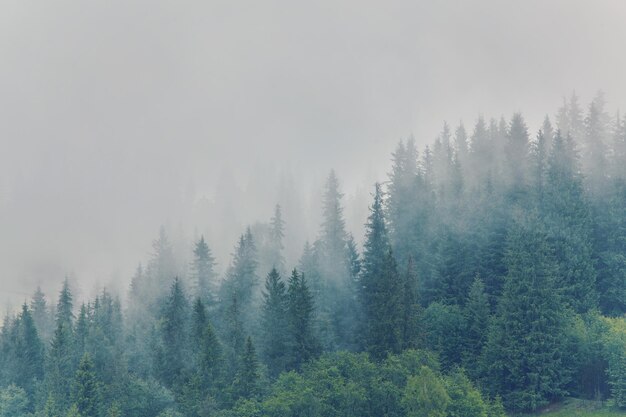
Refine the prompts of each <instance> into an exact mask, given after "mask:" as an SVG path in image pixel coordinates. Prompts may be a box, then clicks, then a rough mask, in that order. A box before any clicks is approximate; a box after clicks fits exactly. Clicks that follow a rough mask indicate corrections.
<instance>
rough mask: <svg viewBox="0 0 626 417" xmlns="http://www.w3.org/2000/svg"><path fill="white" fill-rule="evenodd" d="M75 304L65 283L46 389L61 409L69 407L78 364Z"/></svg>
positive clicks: (52, 343)
mask: <svg viewBox="0 0 626 417" xmlns="http://www.w3.org/2000/svg"><path fill="white" fill-rule="evenodd" d="M72 310H73V303H72V293H71V291H70V288H69V283H68V280H67V279H66V280H65V281H64V283H63V288H62V289H61V293H60V295H59V301H58V303H57V312H56V329H55V332H54V335H53V337H52V342H51V344H50V349H49V351H48V357H47V360H46V375H45V377H46V387H47V390H48V392H49V393H51V395H52V396H53V401H54V403H55V404H56V406H57V407H59V409H66V408H67V407H68V406H69V399H70V394H71V381H72V377H73V375H74V371H75V369H76V365H77V360H78V358H77V357H76V350H75V339H74V332H73V320H74V313H73V311H72Z"/></svg>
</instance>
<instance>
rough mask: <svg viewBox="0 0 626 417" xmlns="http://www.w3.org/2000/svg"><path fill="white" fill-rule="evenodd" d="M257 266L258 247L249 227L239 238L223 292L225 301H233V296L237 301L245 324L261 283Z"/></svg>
mask: <svg viewBox="0 0 626 417" xmlns="http://www.w3.org/2000/svg"><path fill="white" fill-rule="evenodd" d="M257 266H258V260H257V250H256V245H255V243H254V239H253V237H252V232H251V230H250V228H249V227H248V228H247V229H246V233H245V234H243V235H241V236H240V238H239V242H238V244H237V247H236V248H235V254H234V255H233V260H232V263H231V265H230V268H229V269H228V272H227V274H226V275H227V276H226V282H225V283H224V285H223V286H222V290H221V291H222V293H223V296H222V298H223V299H232V297H233V296H234V297H235V298H236V299H237V302H238V303H239V306H240V308H241V312H242V314H243V317H244V322H245V323H248V322H249V320H248V317H249V316H250V315H251V313H252V311H251V310H252V304H253V303H254V301H255V300H254V297H253V296H254V289H255V287H256V285H258V281H259V279H258V277H257V273H256V270H257ZM242 306H243V308H242Z"/></svg>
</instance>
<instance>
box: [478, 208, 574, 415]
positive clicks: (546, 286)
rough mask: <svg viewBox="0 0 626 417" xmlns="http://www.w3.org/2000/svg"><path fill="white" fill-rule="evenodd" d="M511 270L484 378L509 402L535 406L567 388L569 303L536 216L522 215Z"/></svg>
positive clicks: (510, 250)
mask: <svg viewBox="0 0 626 417" xmlns="http://www.w3.org/2000/svg"><path fill="white" fill-rule="evenodd" d="M507 250H508V254H507V266H508V275H507V277H506V283H505V287H504V293H503V295H502V298H501V300H500V304H499V306H498V315H497V317H496V318H495V319H494V321H493V323H492V325H491V327H490V331H489V339H488V341H487V345H486V347H485V352H484V355H483V361H484V362H483V364H484V367H485V375H486V378H485V382H486V384H487V385H488V386H489V387H490V389H491V392H492V393H498V394H501V395H502V397H503V400H504V402H505V405H507V407H510V408H512V409H516V410H535V409H537V408H539V407H541V406H543V405H545V404H547V403H548V402H549V401H551V400H554V399H557V398H559V397H560V396H562V395H563V394H564V387H565V384H566V383H567V382H568V370H567V369H565V368H564V366H563V365H564V361H563V356H564V355H565V353H566V350H565V321H564V317H565V316H564V314H565V305H564V304H563V302H562V301H561V297H560V295H559V293H558V287H557V286H556V282H555V281H556V271H557V265H556V261H555V259H554V256H553V253H552V251H551V250H550V247H549V246H548V243H547V239H546V237H545V234H544V232H543V231H542V230H541V227H540V226H539V225H538V223H537V222H536V218H533V216H532V215H531V216H530V217H529V218H528V219H524V218H521V219H520V220H519V221H518V223H517V224H516V226H515V228H514V229H513V230H512V231H511V234H510V236H509V243H508V248H507Z"/></svg>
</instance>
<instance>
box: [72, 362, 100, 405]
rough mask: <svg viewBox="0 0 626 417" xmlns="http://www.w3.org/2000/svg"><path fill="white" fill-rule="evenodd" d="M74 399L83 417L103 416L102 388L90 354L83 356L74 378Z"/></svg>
mask: <svg viewBox="0 0 626 417" xmlns="http://www.w3.org/2000/svg"><path fill="white" fill-rule="evenodd" d="M72 398H73V403H74V404H75V405H76V408H77V409H78V412H79V413H80V415H81V416H84V417H97V416H99V415H101V409H102V397H101V386H100V383H99V381H98V378H97V375H96V372H95V370H94V365H93V362H92V360H91V357H90V356H89V354H88V353H85V354H84V355H83V357H82V359H81V360H80V364H79V365H78V369H77V371H76V375H75V377H74V387H73V395H72Z"/></svg>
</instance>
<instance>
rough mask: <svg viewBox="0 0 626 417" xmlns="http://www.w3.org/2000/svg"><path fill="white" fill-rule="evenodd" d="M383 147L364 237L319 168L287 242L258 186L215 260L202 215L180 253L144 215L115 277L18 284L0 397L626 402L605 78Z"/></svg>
mask: <svg viewBox="0 0 626 417" xmlns="http://www.w3.org/2000/svg"><path fill="white" fill-rule="evenodd" d="M390 151H392V153H391V159H392V168H391V170H390V172H389V173H388V178H385V179H384V181H383V182H381V183H379V184H375V185H374V184H372V187H371V190H370V191H371V200H370V204H369V216H368V217H367V219H363V221H364V222H365V225H366V229H365V230H366V233H365V238H364V241H362V242H360V241H356V240H355V239H354V238H353V237H352V234H351V233H350V232H351V231H350V230H347V226H346V219H345V216H344V212H343V201H342V197H343V192H344V191H345V190H342V185H341V178H339V177H338V175H337V174H336V173H335V172H331V173H330V174H329V175H328V177H327V181H326V184H325V188H324V193H323V195H322V207H323V212H322V222H321V224H320V225H319V233H318V235H317V237H316V239H314V240H312V241H310V242H308V243H307V244H306V245H305V246H304V248H298V249H297V250H298V251H301V257H300V260H299V262H297V263H295V264H287V262H286V260H285V257H284V254H283V252H284V250H285V247H284V246H285V241H284V236H285V231H286V230H288V229H289V228H292V227H293V228H297V227H298V225H293V224H288V223H286V222H285V221H284V220H283V219H284V217H283V215H282V212H281V207H280V206H279V205H277V206H276V209H275V212H274V215H273V216H272V218H271V219H269V221H268V222H267V224H266V225H265V226H266V227H265V228H264V229H263V233H255V229H254V228H247V229H245V230H242V231H241V232H242V233H241V236H240V237H239V238H238V239H237V241H236V242H233V243H234V249H233V254H232V259H230V260H220V262H221V263H223V264H228V265H229V266H228V268H227V272H226V273H225V274H218V273H217V269H216V267H215V266H216V262H217V261H218V260H217V259H216V257H215V256H214V255H213V252H212V249H211V247H210V245H209V244H208V243H207V240H205V237H200V238H199V239H198V240H197V241H196V242H195V243H194V246H193V251H192V253H190V254H188V256H189V259H191V263H190V264H189V265H186V267H185V268H181V259H178V257H177V254H176V252H175V251H174V250H173V248H172V244H171V243H170V240H169V238H168V235H167V233H166V232H165V229H162V230H161V232H160V233H159V235H158V237H157V238H156V239H155V240H154V242H153V252H152V254H151V256H150V258H149V259H147V261H144V262H143V263H142V265H143V266H139V267H138V268H137V271H136V273H135V275H134V276H133V277H132V281H131V282H130V285H129V287H128V291H127V293H122V294H116V293H114V292H110V291H108V290H107V289H103V290H102V291H101V292H100V294H99V295H98V296H97V297H95V298H94V299H90V300H86V301H85V302H79V301H78V299H77V297H76V295H75V292H74V291H73V288H72V286H71V285H70V282H69V281H68V280H65V282H64V284H63V287H62V290H61V291H60V293H58V294H44V293H43V292H42V291H41V290H39V289H37V290H36V291H35V288H33V291H34V294H33V296H32V298H31V299H30V300H29V301H28V302H25V303H24V305H23V306H22V307H21V309H20V310H19V311H17V312H16V313H15V314H9V315H7V316H6V317H5V318H4V324H3V326H2V331H1V334H0V387H1V389H0V416H11V417H13V416H41V417H44V416H45V417H66V416H67V417H70V416H72V417H76V416H82V417H120V416H125V417H152V416H155V417H156V416H160V417H165V416H169V417H173V416H188V417H200V416H202V417H205V416H216V417H217V416H222V417H227V416H233V417H234V416H237V417H244V416H245V417H252V416H272V417H283V416H284V417H287V416H293V417H314V416H319V417H333V416H337V417H339V416H341V417H348V416H354V417H365V416H372V417H381V416H389V417H392V416H394V417H401V416H409V417H425V416H428V417H431V416H432V417H445V416H450V417H457V416H477V417H501V416H506V415H507V414H508V413H519V412H532V411H535V410H539V409H541V408H542V407H545V406H547V405H549V404H553V403H558V402H559V401H561V400H563V399H564V398H568V397H575V398H581V399H595V400H603V401H606V402H607V403H608V404H610V406H611V407H612V408H613V409H615V410H623V412H624V413H626V319H625V313H626V121H625V120H623V119H622V118H621V117H620V116H619V115H615V116H613V115H610V114H609V111H608V110H607V109H606V108H605V103H604V99H603V96H602V94H598V95H597V96H596V97H595V98H594V99H593V101H592V102H591V103H589V104H588V105H587V104H580V103H579V101H578V99H577V97H576V96H575V95H572V96H571V98H568V99H567V100H565V102H564V103H563V105H562V107H561V108H560V109H558V111H557V112H556V115H555V116H554V117H552V118H548V117H546V119H545V121H544V122H543V124H542V125H541V126H536V127H529V126H528V125H527V123H526V122H525V120H524V117H523V115H522V114H514V115H512V116H511V117H510V118H507V119H505V118H500V119H489V118H484V117H479V118H478V120H477V121H476V122H475V124H474V125H473V126H463V125H462V124H460V125H458V126H450V125H448V124H444V126H443V128H442V130H441V133H440V134H439V136H438V137H437V139H436V140H435V141H434V143H432V144H431V145H429V146H427V147H425V148H424V149H417V146H416V141H415V140H414V139H413V138H408V139H406V140H403V141H401V142H400V143H398V145H397V147H396V148H395V149H394V150H390ZM215 221H218V222H219V221H220V219H216V220H215ZM138 261H139V260H138Z"/></svg>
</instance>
